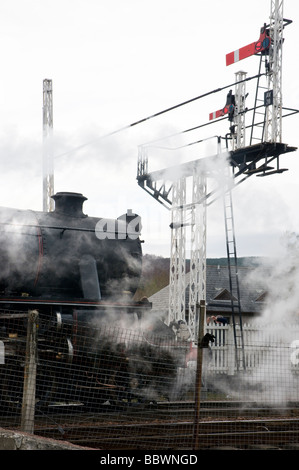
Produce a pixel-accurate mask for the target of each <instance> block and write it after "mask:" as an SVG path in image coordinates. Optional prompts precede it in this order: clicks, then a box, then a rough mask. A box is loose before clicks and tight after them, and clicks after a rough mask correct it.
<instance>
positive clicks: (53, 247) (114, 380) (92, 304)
mask: <svg viewBox="0 0 299 470" xmlns="http://www.w3.org/2000/svg"><path fill="white" fill-rule="evenodd" d="M53 198H54V200H55V210H54V211H53V212H47V213H45V212H36V211H21V210H16V209H9V208H2V209H0V346H1V345H4V356H5V357H4V358H3V360H2V363H4V366H2V367H0V404H1V402H6V403H7V402H8V401H10V402H19V400H20V399H21V396H22V387H23V374H24V358H25V354H26V351H25V347H26V341H25V340H24V338H26V331H27V327H28V311H30V310H33V309H35V310H37V311H38V314H39V317H38V367H37V369H38V373H37V388H36V394H37V400H38V401H39V403H43V402H47V403H48V402H50V401H53V400H54V401H57V400H75V399H76V400H79V401H82V402H88V403H90V402H91V401H95V399H96V400H100V401H103V400H107V399H109V398H110V399H111V397H114V398H117V399H123V398H124V397H125V398H126V399H127V400H128V399H129V398H130V397H132V396H133V395H134V394H135V396H137V395H138V396H140V394H142V390H143V391H144V390H145V388H146V387H148V386H149V383H150V382H151V380H154V381H155V383H157V377H159V376H161V375H163V376H164V378H165V377H167V380H166V382H167V383H168V381H169V380H170V381H172V380H174V378H175V374H176V370H177V367H178V360H177V357H176V358H174V356H173V354H172V353H171V354H170V353H168V352H167V351H166V349H165V348H164V349H163V350H161V349H160V348H159V347H158V346H157V343H155V341H154V342H153V341H152V339H151V338H150V337H149V336H146V335H147V334H148V333H149V330H148V324H147V327H146V328H145V330H143V331H142V333H141V335H142V341H139V340H140V337H139V338H138V341H137V340H136V341H135V340H134V341H133V340H132V339H131V340H128V339H127V338H123V337H122V338H121V334H122V333H121V331H122V327H123V326H125V328H126V326H127V325H128V326H129V327H130V328H131V327H132V328H133V326H132V325H133V324H135V325H136V322H137V324H138V327H137V330H138V331H140V324H141V323H142V321H143V320H144V318H147V319H148V318H150V308H151V306H150V304H149V303H148V302H146V301H135V300H134V294H135V293H136V290H137V287H138V284H139V280H140V276H141V270H142V250H141V240H140V230H141V222H140V217H139V216H138V215H136V214H132V213H131V211H128V212H127V214H123V215H122V216H120V217H119V218H118V219H116V220H114V219H103V218H102V219H101V218H94V217H88V216H87V215H85V214H84V213H83V209H82V207H83V203H84V201H85V200H86V198H85V197H84V196H83V195H82V194H79V193H68V192H61V193H57V194H56V195H54V196H53ZM134 322H135V323H134ZM140 322H141V323H140ZM155 328H157V323H155V322H152V323H151V322H150V329H151V330H153V329H155ZM162 330H163V331H162ZM158 331H159V335H160V337H161V336H163V341H165V338H167V341H168V340H170V341H172V340H173V338H174V334H173V331H172V330H171V329H169V328H167V327H166V326H165V325H164V323H162V322H159V320H158ZM138 334H139V333H138ZM161 351H162V352H161ZM180 353H181V350H180ZM182 357H183V356H182ZM130 358H131V359H132V360H129V359H130ZM146 371H147V372H146ZM153 377H154V379H153ZM166 382H165V380H164V382H163V383H164V384H165V383H166ZM65 384H67V386H66V385H65Z"/></svg>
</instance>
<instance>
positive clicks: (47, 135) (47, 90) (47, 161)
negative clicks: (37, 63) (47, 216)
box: [43, 79, 54, 212]
mask: <svg viewBox="0 0 299 470" xmlns="http://www.w3.org/2000/svg"><path fill="white" fill-rule="evenodd" d="M53 194H54V163H53V90H52V80H49V79H45V80H44V81H43V211H44V212H50V211H52V210H53V209H54V201H53V199H52V198H51V196H53Z"/></svg>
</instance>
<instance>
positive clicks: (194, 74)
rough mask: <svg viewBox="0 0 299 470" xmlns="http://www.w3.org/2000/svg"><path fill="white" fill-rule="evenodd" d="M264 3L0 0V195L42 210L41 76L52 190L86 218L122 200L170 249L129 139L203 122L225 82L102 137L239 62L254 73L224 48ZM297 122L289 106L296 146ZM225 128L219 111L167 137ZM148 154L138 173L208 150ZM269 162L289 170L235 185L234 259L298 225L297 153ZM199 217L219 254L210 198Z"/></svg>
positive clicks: (291, 36) (291, 59) (287, 62)
mask: <svg viewBox="0 0 299 470" xmlns="http://www.w3.org/2000/svg"><path fill="white" fill-rule="evenodd" d="M269 14H270V0H251V2H247V1H243V0H227V1H223V0H210V1H202V0H51V1H45V0H1V3H0V41H1V76H0V137H1V138H0V158H1V162H2V167H1V174H0V182H1V183H0V205H1V206H9V207H18V208H21V209H34V210H42V84H43V79H45V78H49V79H52V80H53V105H54V155H55V191H75V192H82V193H83V194H84V195H85V196H86V197H87V198H88V201H87V202H86V203H85V205H84V210H85V212H86V213H87V214H88V215H91V216H96V217H97V216H98V217H111V218H114V217H118V216H119V215H120V214H122V213H124V212H125V211H126V210H127V208H131V209H132V210H133V211H135V212H137V213H139V214H140V215H141V217H142V220H143V231H142V237H143V239H144V240H145V243H144V252H146V253H153V254H156V255H162V256H169V253H170V229H169V223H170V214H169V212H168V211H167V210H166V209H165V208H163V207H162V206H161V205H160V204H158V203H157V202H156V201H155V200H154V199H153V198H151V197H150V196H149V195H148V194H147V193H145V192H144V191H143V190H142V189H141V188H140V187H139V186H138V185H137V182H136V169H137V153H138V146H139V145H142V144H144V143H146V142H149V141H151V140H153V139H157V138H160V137H162V136H167V135H170V134H172V133H176V132H181V131H183V130H185V129H189V128H191V127H194V126H197V125H200V124H203V123H205V122H207V121H208V115H209V113H210V112H211V111H215V110H216V109H219V108H221V107H222V106H223V105H224V104H225V97H226V93H227V91H226V90H225V91H224V92H222V93H217V94H215V95H211V96H209V97H208V98H205V99H203V100H198V101H195V102H193V103H192V104H190V105H187V106H184V107H181V108H179V109H177V110H176V111H172V112H169V113H166V114H163V115H162V116H160V117H159V118H155V119H151V120H149V121H147V122H145V123H142V124H140V125H138V126H134V127H132V128H127V129H126V130H123V131H120V132H117V133H115V134H113V136H111V137H109V138H104V139H103V138H102V136H104V135H106V134H107V133H110V132H113V131H116V130H118V129H122V128H123V127H125V128H126V127H127V126H129V125H130V124H131V123H134V122H136V121H138V120H140V119H143V118H145V117H148V116H151V115H152V114H154V113H157V112H159V111H161V110H163V109H165V108H168V107H170V106H174V105H176V104H178V103H181V102H184V101H186V100H189V99H191V98H194V97H196V96H199V95H201V94H203V93H206V92H209V91H211V90H214V89H216V88H219V87H224V86H226V85H229V84H230V83H233V82H234V81H235V73H236V72H237V71H239V70H244V71H246V72H247V73H248V76H251V75H255V74H256V73H257V72H258V63H259V59H258V58H257V57H252V58H250V59H246V60H244V61H242V62H239V63H237V64H234V65H232V66H230V67H226V65H225V55H226V53H228V52H231V51H233V50H235V49H238V48H239V47H242V46H245V45H247V44H249V43H251V42H253V41H256V40H257V39H258V38H259V31H260V27H261V26H262V25H263V24H264V23H267V22H268V21H269ZM284 17H285V18H288V19H291V20H293V23H292V24H291V25H290V26H288V27H287V28H286V29H285V33H284V37H285V43H284V50H283V105H284V106H286V107H291V108H296V109H298V108H299V91H298V68H299V62H298V46H299V39H298V37H299V35H298V33H299V3H298V0H285V2H284ZM253 95H254V90H252V91H251V92H250V95H249V98H250V97H251V99H253ZM298 123H299V115H295V116H294V117H290V118H285V119H284V120H283V141H284V142H285V143H287V144H289V145H291V146H298V144H299V136H298V134H299V132H298ZM227 131H228V122H227V121H222V122H221V124H219V126H218V127H217V129H216V127H215V128H214V127H213V126H208V127H207V128H204V129H201V130H198V131H197V132H196V133H195V134H194V135H188V136H184V139H185V140H182V141H180V142H184V143H186V142H187V140H188V139H189V141H192V140H198V139H202V138H206V137H210V136H213V135H216V134H219V133H221V134H222V135H225V134H226V132H227ZM167 144H168V145H175V144H177V142H176V143H174V142H170V141H167ZM157 152H158V151H157ZM159 152H160V153H155V149H153V150H152V151H151V154H150V160H149V166H150V171H151V170H154V169H158V168H163V167H165V166H170V165H172V164H176V163H179V162H180V161H186V160H190V159H193V158H200V157H203V156H208V155H209V152H210V153H214V151H213V149H212V147H210V146H209V145H207V146H206V145H202V146H194V147H193V148H192V151H190V150H188V151H187V150H186V151H182V152H181V153H180V154H177V153H176V152H171V151H168V150H165V151H164V152H163V151H162V152H161V151H159ZM188 152H190V153H188ZM158 155H159V158H158ZM281 166H283V167H287V168H289V171H288V172H285V173H283V174H282V175H275V176H272V177H267V178H256V177H252V178H250V179H249V180H248V181H246V182H245V183H243V184H242V185H240V186H239V187H238V188H237V189H236V191H235V192H234V214H235V226H236V237H237V238H236V241H237V250H238V255H239V256H248V255H249V256H254V255H259V256H260V255H271V254H273V253H276V252H277V250H278V247H279V246H280V238H281V236H282V235H283V234H284V233H285V232H286V231H295V232H298V233H299V211H298V199H299V187H298V171H299V163H298V152H294V153H291V154H290V155H288V156H284V157H282V159H281ZM207 228H208V240H207V255H208V257H215V256H226V246H225V231H224V219H223V210H222V206H221V205H220V204H219V203H215V205H213V206H211V207H210V208H209V209H208V226H207Z"/></svg>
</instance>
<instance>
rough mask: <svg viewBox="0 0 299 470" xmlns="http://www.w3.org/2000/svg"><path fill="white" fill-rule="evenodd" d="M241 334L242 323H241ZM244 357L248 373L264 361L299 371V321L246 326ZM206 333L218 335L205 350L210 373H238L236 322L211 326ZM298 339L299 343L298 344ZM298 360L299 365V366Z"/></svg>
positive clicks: (244, 331)
mask: <svg viewBox="0 0 299 470" xmlns="http://www.w3.org/2000/svg"><path fill="white" fill-rule="evenodd" d="M236 328H237V332H238V333H239V331H238V330H239V326H238V325H237V327H236ZM242 330H243V343H244V358H245V361H244V362H245V367H243V366H241V368H242V369H246V371H247V372H250V371H253V370H255V369H256V368H257V367H259V366H261V365H263V364H272V365H273V366H274V367H282V368H284V367H292V368H293V370H297V368H298V374H299V324H295V325H291V324H279V325H271V324H270V325H269V324H268V325H267V324H260V325H246V324H245V325H243V328H242ZM206 332H207V333H211V334H213V335H214V336H215V342H214V343H210V345H211V348H210V349H209V351H207V352H206V353H205V355H207V356H208V357H207V358H206V363H207V364H208V369H209V371H210V372H213V373H216V374H227V375H234V374H235V373H236V372H237V371H238V370H240V365H239V367H237V363H236V354H235V353H236V349H235V341H234V331H233V326H232V325H208V326H207V327H206ZM296 340H298V345H296V344H295V342H296ZM297 362H298V365H297Z"/></svg>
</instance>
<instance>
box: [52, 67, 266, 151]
mask: <svg viewBox="0 0 299 470" xmlns="http://www.w3.org/2000/svg"><path fill="white" fill-rule="evenodd" d="M263 75H265V73H259V74H257V75H254V76H252V77H247V78H244V79H243V80H240V81H238V82H234V83H232V84H229V85H225V86H223V87H221V88H216V89H215V90H212V91H208V92H206V93H203V94H202V95H199V96H196V97H195V98H191V99H189V100H186V101H183V102H182V103H179V104H176V105H174V106H170V107H169V108H166V109H163V110H162V111H158V112H157V113H154V114H152V115H150V116H147V117H145V118H142V119H139V120H138V121H135V122H132V123H131V124H128V125H126V126H123V127H120V128H119V129H116V130H115V131H111V132H109V133H108V134H105V135H103V136H101V137H98V138H97V139H94V140H92V141H90V142H87V143H85V144H82V145H79V146H78V147H75V148H73V149H72V150H69V151H67V152H64V153H62V154H60V155H56V156H55V157H54V158H60V157H63V156H65V155H68V154H71V153H73V152H76V151H78V150H80V149H82V148H84V147H87V146H89V145H92V144H93V143H95V142H98V141H99V140H101V139H104V138H106V137H110V136H112V135H114V134H117V133H119V132H122V131H124V130H127V129H130V128H131V127H134V126H137V125H139V124H142V123H144V122H146V121H149V120H150V119H153V118H156V117H158V116H161V115H162V114H165V113H168V112H170V111H173V110H174V109H177V108H180V107H181V106H186V105H187V104H190V103H192V102H194V101H197V100H200V99H201V98H205V97H207V96H209V95H212V94H213V93H218V92H220V91H223V90H225V89H226V88H230V87H232V86H235V85H237V84H239V83H244V82H248V81H249V80H253V79H255V78H258V77H261V76H263ZM185 132H186V131H185Z"/></svg>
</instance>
